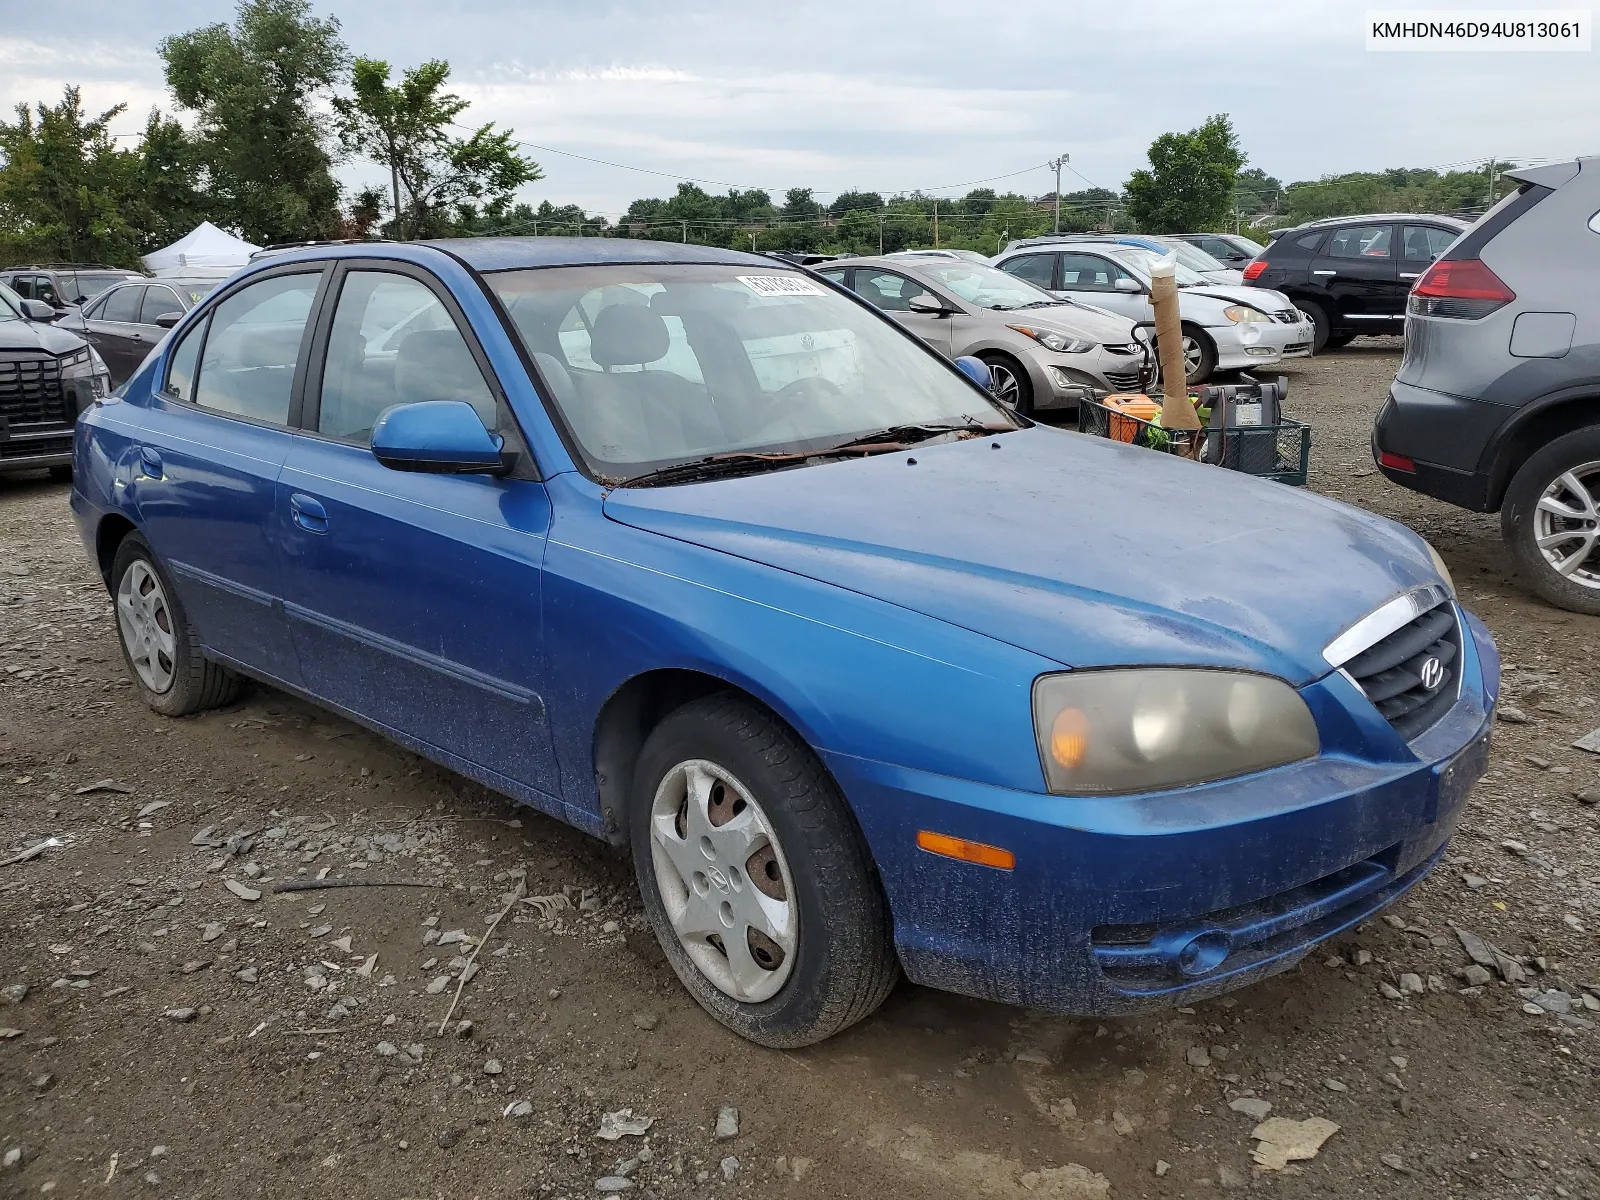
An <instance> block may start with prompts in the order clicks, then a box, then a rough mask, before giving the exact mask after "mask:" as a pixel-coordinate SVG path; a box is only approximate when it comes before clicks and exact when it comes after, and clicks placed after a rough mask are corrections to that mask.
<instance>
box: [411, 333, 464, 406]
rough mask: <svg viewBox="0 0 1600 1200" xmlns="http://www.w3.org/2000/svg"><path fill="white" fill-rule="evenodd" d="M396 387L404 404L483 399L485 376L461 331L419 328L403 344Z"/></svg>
mask: <svg viewBox="0 0 1600 1200" xmlns="http://www.w3.org/2000/svg"><path fill="white" fill-rule="evenodd" d="M394 388H395V393H396V395H397V396H398V397H399V399H400V402H401V403H402V404H410V403H414V402H417V401H422V400H465V401H467V402H468V403H469V404H470V403H472V402H473V401H476V400H479V399H481V398H482V396H483V393H484V389H483V375H482V374H481V373H480V372H479V371H478V364H477V363H475V362H474V361H473V360H472V351H470V350H468V349H467V344H466V342H465V341H463V340H462V338H461V334H460V332H459V331H458V330H456V329H454V328H451V329H419V330H418V331H417V332H416V333H413V334H409V335H407V337H406V340H405V341H403V342H401V343H400V350H399V352H398V353H397V354H396V355H395V360H394Z"/></svg>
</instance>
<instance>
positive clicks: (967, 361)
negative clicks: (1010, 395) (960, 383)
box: [956, 354, 994, 392]
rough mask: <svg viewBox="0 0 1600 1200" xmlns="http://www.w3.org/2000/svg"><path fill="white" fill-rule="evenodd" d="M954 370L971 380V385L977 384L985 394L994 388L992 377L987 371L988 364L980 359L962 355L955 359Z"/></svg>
mask: <svg viewBox="0 0 1600 1200" xmlns="http://www.w3.org/2000/svg"><path fill="white" fill-rule="evenodd" d="M956 370H958V371H960V372H961V373H962V374H963V375H965V376H966V377H967V378H968V379H970V380H972V382H973V383H975V384H977V385H978V386H979V387H981V388H982V389H983V390H984V391H986V392H987V391H988V390H989V389H990V388H992V387H993V386H994V375H993V373H992V372H991V371H990V370H989V364H988V363H986V362H984V361H983V359H981V358H974V357H973V356H972V355H970V354H963V355H962V356H961V357H960V358H958V359H956Z"/></svg>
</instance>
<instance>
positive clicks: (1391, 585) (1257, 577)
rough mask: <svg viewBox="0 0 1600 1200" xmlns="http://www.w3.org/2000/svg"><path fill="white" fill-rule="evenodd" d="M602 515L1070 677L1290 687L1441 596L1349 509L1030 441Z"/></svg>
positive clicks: (982, 442)
mask: <svg viewBox="0 0 1600 1200" xmlns="http://www.w3.org/2000/svg"><path fill="white" fill-rule="evenodd" d="M997 446H998V448H996V447H997ZM911 457H914V458H915V460H916V462H915V465H913V466H908V465H907V462H908V458H911ZM605 512H606V515H607V516H608V517H609V518H611V519H612V520H614V521H618V522H621V523H623V524H626V525H631V526H634V527H635V528H638V529H644V530H649V531H652V532H654V533H658V534H660V535H662V536H664V537H670V538H675V539H678V540H680V541H684V542H690V543H693V544H696V545H700V546H705V547H709V548H711V549H714V550H720V551H723V552H725V553H727V554H732V555H737V556H739V557H741V558H745V559H749V560H752V561H755V562H760V563H766V564H768V565H770V566H773V567H777V568H779V569H782V570H785V571H791V572H794V573H796V574H799V575H805V576H808V577H810V578H813V579H817V580H822V581H824V582H827V583H831V584H834V585H836V586H838V587H842V588H848V589H850V590H851V591H854V592H858V593H861V594H863V595H867V596H874V597H878V598H880V599H882V600H885V601H888V602H889V603H891V604H895V605H898V606H900V607H902V608H905V609H910V610H913V611H915V612H919V613H923V614H926V615H927V616H930V617H933V618H936V619H938V620H941V621H945V622H948V623H949V624H952V625H957V626H962V627H964V628H967V629H970V630H973V631H975V632H978V633H982V634H985V635H987V636H989V637H992V638H995V639H997V640H1000V641H1004V642H1009V643H1011V644H1013V645H1016V646H1019V647H1021V648H1023V649H1026V650H1030V651H1032V652H1034V653H1036V654H1039V655H1041V656H1043V657H1045V658H1047V659H1053V660H1054V661H1056V662H1059V663H1062V664H1064V665H1067V666H1072V667H1094V666H1114V665H1125V664H1189V665H1196V664H1198V665H1208V666H1231V667H1238V668H1241V669H1245V670H1253V671H1262V672H1266V673H1268V674H1272V675H1276V676H1279V677H1280V678H1283V679H1287V680H1289V681H1290V682H1291V683H1294V684H1296V685H1300V684H1304V683H1307V682H1309V681H1311V680H1312V679H1315V678H1318V677H1320V676H1322V675H1324V674H1326V673H1327V671H1328V664H1327V662H1326V661H1325V660H1324V659H1323V658H1322V650H1323V648H1324V647H1325V646H1326V645H1327V644H1328V643H1329V642H1331V641H1332V640H1333V639H1334V638H1335V637H1337V636H1338V635H1339V634H1340V633H1342V632H1343V631H1344V630H1345V629H1347V628H1349V627H1350V626H1351V625H1352V624H1354V623H1355V622H1356V621H1358V620H1360V619H1361V618H1362V617H1364V616H1366V615H1367V614H1368V613H1370V612H1371V611H1372V610H1373V609H1375V608H1377V607H1378V606H1379V605H1381V604H1383V603H1384V602H1385V601H1387V600H1389V599H1391V598H1393V597H1394V596H1396V595H1399V594H1400V593H1402V592H1404V591H1407V590H1410V589H1411V588H1414V587H1417V586H1419V585H1421V584H1425V583H1431V582H1435V581H1436V580H1437V575H1436V574H1435V572H1434V570H1433V568H1432V565H1431V563H1430V560H1429V558H1428V552H1427V549H1426V547H1425V545H1424V543H1423V542H1422V540H1421V539H1420V538H1418V537H1417V535H1416V534H1414V533H1412V532H1411V531H1410V530H1407V529H1405V528H1403V527H1401V526H1399V525H1396V524H1394V523H1393V522H1390V521H1387V520H1384V519H1383V518H1380V517H1376V516H1373V515H1372V514H1370V513H1367V512H1364V511H1362V510H1360V509H1356V508H1352V507H1349V506H1348V505H1344V504H1340V503H1338V502H1337V501H1333V500H1328V499H1325V498H1323V497H1320V496H1316V495H1313V494H1310V493H1307V492H1303V491H1300V490H1297V489H1294V488H1290V487H1287V486H1285V485H1283V484H1277V483H1270V482H1266V481H1262V480H1256V479H1251V478H1248V477H1246V476H1242V475H1239V474H1236V473H1234V472H1231V471H1225V470H1222V469H1221V468H1218V467H1211V466H1205V465H1202V464H1198V463H1192V462H1188V461H1184V460H1180V459H1177V458H1174V457H1172V456H1169V455H1164V454H1158V453H1155V452H1153V451H1150V450H1143V449H1137V448H1134V447H1131V446H1124V445H1121V444H1120V443H1115V442H1110V441H1101V440H1098V439H1093V438H1089V437H1085V436H1082V435H1079V434H1074V433H1066V432H1063V431H1060V430H1055V429H1049V428H1045V427H1034V428H1031V429H1026V430H1021V431H1018V432H1015V433H1010V434H1005V435H1002V436H1000V437H995V438H975V439H969V440H965V441H960V442H950V443H944V444H941V445H933V446H930V445H927V444H923V445H920V446H918V447H917V448H916V449H915V451H914V453H913V454H911V455H907V454H904V453H894V454H883V455H878V456H874V457H872V458H868V459H864V460H851V461H847V462H834V463H828V464H822V465H817V466H812V467H801V468H794V469H789V470H781V471H775V472H771V473H768V474H765V475H756V476H744V477H739V478H734V479H724V480H715V481H708V482H704V483H695V484H687V485H681V486H675V487H662V488H625V489H618V490H615V491H612V492H610V493H608V495H607V497H606V500H605Z"/></svg>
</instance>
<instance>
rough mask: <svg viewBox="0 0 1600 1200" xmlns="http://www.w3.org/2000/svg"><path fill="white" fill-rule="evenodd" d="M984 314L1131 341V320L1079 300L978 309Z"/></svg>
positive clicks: (1095, 338)
mask: <svg viewBox="0 0 1600 1200" xmlns="http://www.w3.org/2000/svg"><path fill="white" fill-rule="evenodd" d="M978 311H979V312H980V313H981V314H982V315H983V316H984V317H986V318H989V319H992V320H997V321H999V322H1000V323H1001V324H1003V325H1028V326H1031V327H1033V328H1035V329H1050V330H1054V331H1055V332H1057V333H1066V334H1072V335H1074V336H1076V337H1083V338H1088V339H1090V340H1091V341H1095V342H1101V343H1106V342H1109V343H1111V344H1112V345H1126V344H1127V343H1128V342H1131V341H1133V322H1132V321H1130V320H1128V318H1127V317H1124V316H1121V315H1120V314H1118V313H1113V312H1107V311H1106V310H1105V309H1103V308H1088V307H1086V306H1084V305H1082V304H1070V303H1066V304H1052V305H1051V306H1050V307H1049V308H1023V309H1015V310H1012V311H1010V312H1006V311H1003V310H996V309H980V310H978Z"/></svg>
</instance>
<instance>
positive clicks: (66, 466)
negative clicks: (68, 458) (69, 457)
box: [50, 463, 72, 483]
mask: <svg viewBox="0 0 1600 1200" xmlns="http://www.w3.org/2000/svg"><path fill="white" fill-rule="evenodd" d="M50 478H51V479H53V480H54V481H55V482H56V483H71V482H72V464H71V463H63V464H62V465H61V466H59V467H51V468H50Z"/></svg>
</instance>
